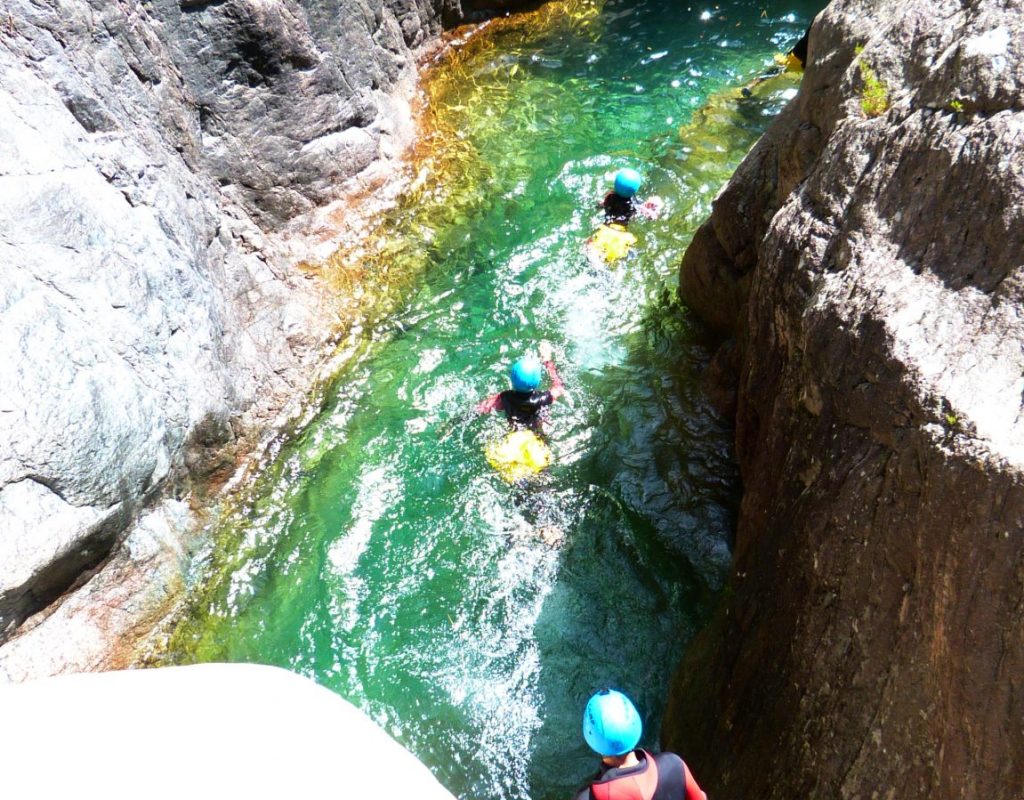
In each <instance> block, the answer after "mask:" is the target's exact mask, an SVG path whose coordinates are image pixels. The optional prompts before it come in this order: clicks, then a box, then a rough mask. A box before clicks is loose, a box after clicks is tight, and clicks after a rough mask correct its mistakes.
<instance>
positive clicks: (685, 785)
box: [576, 689, 707, 800]
mask: <svg viewBox="0 0 1024 800" xmlns="http://www.w3.org/2000/svg"><path fill="white" fill-rule="evenodd" d="M642 733H643V722H642V721H641V719H640V714H639V713H638V712H637V710H636V706H634V705H633V702H632V701H631V700H630V699H629V698H628V697H626V695H624V694H622V692H618V691H616V690H615V689H602V690H601V691H600V692H598V693H597V694H595V695H594V696H593V697H591V698H590V700H589V701H588V702H587V707H586V709H584V711H583V738H584V739H586V742H587V744H588V745H590V748H591V749H592V750H594V751H596V752H597V754H598V755H600V756H601V768H600V770H599V771H598V773H597V774H596V775H595V776H594V777H593V778H591V779H590V780H589V781H588V782H587V785H586V786H584V787H583V788H582V789H581V790H580V791H579V792H578V793H577V795H576V800H707V795H706V794H705V793H704V791H703V790H702V789H701V788H700V786H698V785H697V781H696V780H694V777H693V775H692V774H691V773H690V769H689V767H687V766H686V764H685V763H683V760H682V759H681V758H680V757H679V756H677V755H676V754H675V753H658V754H657V755H652V754H651V753H649V752H648V751H646V750H643V749H638V748H637V744H638V743H639V742H640V735H641V734H642Z"/></svg>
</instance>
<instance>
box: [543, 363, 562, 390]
mask: <svg viewBox="0 0 1024 800" xmlns="http://www.w3.org/2000/svg"><path fill="white" fill-rule="evenodd" d="M544 369H546V370H547V371H548V377H549V378H551V388H550V389H548V391H549V392H551V399H552V400H557V399H558V398H559V397H560V396H561V395H562V394H563V393H564V392H565V384H564V383H562V379H561V377H559V375H558V370H557V369H555V362H554V361H545V362H544Z"/></svg>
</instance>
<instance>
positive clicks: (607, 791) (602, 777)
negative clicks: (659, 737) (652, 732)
mask: <svg viewBox="0 0 1024 800" xmlns="http://www.w3.org/2000/svg"><path fill="white" fill-rule="evenodd" d="M636 753H637V756H638V758H639V760H640V763H639V764H637V765H635V766H632V767H613V768H610V769H609V768H602V771H601V773H600V774H599V776H598V778H597V780H596V781H594V782H593V783H591V784H590V786H589V787H588V789H584V790H583V791H582V792H580V793H579V795H577V800H706V798H707V795H705V794H704V792H703V791H702V790H701V788H700V787H699V786H698V785H697V781H695V780H694V778H693V775H691V774H690V770H689V769H687V767H686V764H684V763H683V760H682V759H681V758H680V757H679V756H677V755H676V754H675V753H658V755H656V756H655V755H651V754H650V753H648V752H647V751H646V750H637V751H636Z"/></svg>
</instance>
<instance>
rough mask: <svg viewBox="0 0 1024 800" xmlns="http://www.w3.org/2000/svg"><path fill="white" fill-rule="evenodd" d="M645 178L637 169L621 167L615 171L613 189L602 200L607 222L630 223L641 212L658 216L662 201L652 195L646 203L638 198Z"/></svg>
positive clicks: (649, 215) (650, 215)
mask: <svg viewBox="0 0 1024 800" xmlns="http://www.w3.org/2000/svg"><path fill="white" fill-rule="evenodd" d="M642 183H643V178H642V177H641V176H640V173H639V172H637V171H636V170H635V169H628V168H626V169H620V170H619V171H618V172H616V173H615V178H614V183H613V185H612V191H610V192H608V194H606V195H605V197H604V200H602V201H601V208H602V209H603V210H604V221H605V224H606V225H608V224H612V223H614V224H616V225H628V224H629V221H630V220H631V219H633V216H634V215H635V214H637V213H639V214H640V215H641V216H643V217H647V218H648V219H654V218H655V217H657V215H658V213H659V211H660V209H661V201H660V200H659V199H658V198H656V197H652V198H651V199H650V200H648V201H647V202H645V203H641V202H639V201H638V199H637V194H636V193H637V192H638V191H640V185H641V184H642Z"/></svg>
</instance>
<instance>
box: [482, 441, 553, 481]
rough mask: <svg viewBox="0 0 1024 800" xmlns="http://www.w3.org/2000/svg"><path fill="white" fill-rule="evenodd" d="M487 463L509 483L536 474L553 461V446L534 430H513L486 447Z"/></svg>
mask: <svg viewBox="0 0 1024 800" xmlns="http://www.w3.org/2000/svg"><path fill="white" fill-rule="evenodd" d="M484 454H485V455H486V456H487V463H488V464H490V465H491V466H492V467H494V469H495V471H496V472H497V473H498V474H499V475H501V477H502V478H504V479H505V480H506V481H508V482H509V483H515V482H516V481H518V480H521V479H522V478H527V477H529V476H530V475H536V474H537V473H538V472H540V471H541V470H542V469H544V468H545V467H547V466H548V465H549V464H550V463H551V448H550V447H548V446H547V445H546V444H544V442H542V441H541V439H540V437H539V436H537V434H535V433H534V432H533V431H528V430H519V431H512V432H511V433H509V434H508V435H506V436H505V437H504V438H503V439H499V440H498V441H496V442H491V443H490V444H488V445H487V447H486V448H485V449H484Z"/></svg>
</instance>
